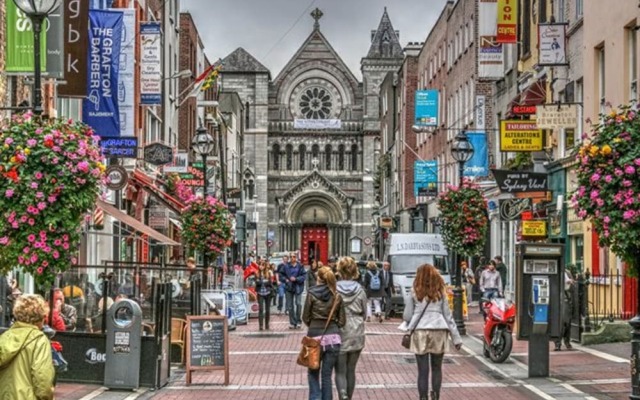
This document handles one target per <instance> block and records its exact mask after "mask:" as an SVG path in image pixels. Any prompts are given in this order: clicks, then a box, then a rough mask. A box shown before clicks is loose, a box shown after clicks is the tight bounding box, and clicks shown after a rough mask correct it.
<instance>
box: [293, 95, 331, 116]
mask: <svg viewBox="0 0 640 400" xmlns="http://www.w3.org/2000/svg"><path fill="white" fill-rule="evenodd" d="M332 108H333V100H332V98H331V94H330V93H329V91H328V90H326V89H323V88H319V87H314V88H308V89H305V90H304V92H303V93H302V94H301V95H300V100H299V102H298V109H299V110H300V113H301V114H302V115H303V116H304V117H305V118H306V119H327V118H329V117H330V116H331V110H332Z"/></svg>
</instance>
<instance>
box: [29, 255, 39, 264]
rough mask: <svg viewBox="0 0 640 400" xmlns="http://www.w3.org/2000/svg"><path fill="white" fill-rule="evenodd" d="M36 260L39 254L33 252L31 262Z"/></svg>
mask: <svg viewBox="0 0 640 400" xmlns="http://www.w3.org/2000/svg"><path fill="white" fill-rule="evenodd" d="M36 261H38V255H37V254H33V255H32V256H31V263H35V262H36Z"/></svg>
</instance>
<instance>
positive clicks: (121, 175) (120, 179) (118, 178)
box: [106, 165, 129, 190]
mask: <svg viewBox="0 0 640 400" xmlns="http://www.w3.org/2000/svg"><path fill="white" fill-rule="evenodd" d="M106 175H107V177H108V178H109V179H108V181H107V189H110V190H120V189H122V188H124V187H125V186H126V185H127V181H128V180H129V174H128V173H127V170H126V169H124V167H123V166H121V165H111V166H109V167H108V168H107V171H106Z"/></svg>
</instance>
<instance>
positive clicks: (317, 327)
mask: <svg viewBox="0 0 640 400" xmlns="http://www.w3.org/2000/svg"><path fill="white" fill-rule="evenodd" d="M336 286H337V284H336V276H335V275H334V274H333V272H332V271H331V269H330V268H322V269H320V270H319V271H318V284H317V285H316V286H314V287H312V288H311V289H309V293H308V294H307V299H306V301H305V303H304V312H303V314H302V318H303V321H304V323H305V324H306V325H307V326H308V327H309V330H308V332H307V336H309V337H312V338H315V339H317V340H320V346H321V347H322V350H321V354H320V369H318V370H311V369H309V370H307V375H308V379H309V400H332V399H333V388H332V384H331V380H332V375H333V370H334V368H335V366H336V363H337V361H338V356H339V354H340V345H341V343H342V340H341V336H340V328H342V327H343V326H344V325H345V322H346V316H345V310H344V305H343V300H342V296H340V294H338V292H337V287H336Z"/></svg>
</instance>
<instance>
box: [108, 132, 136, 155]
mask: <svg viewBox="0 0 640 400" xmlns="http://www.w3.org/2000/svg"><path fill="white" fill-rule="evenodd" d="M100 148H101V149H102V154H103V155H104V156H105V158H138V138H137V137H135V136H131V137H124V136H104V137H102V138H101V139H100Z"/></svg>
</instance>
